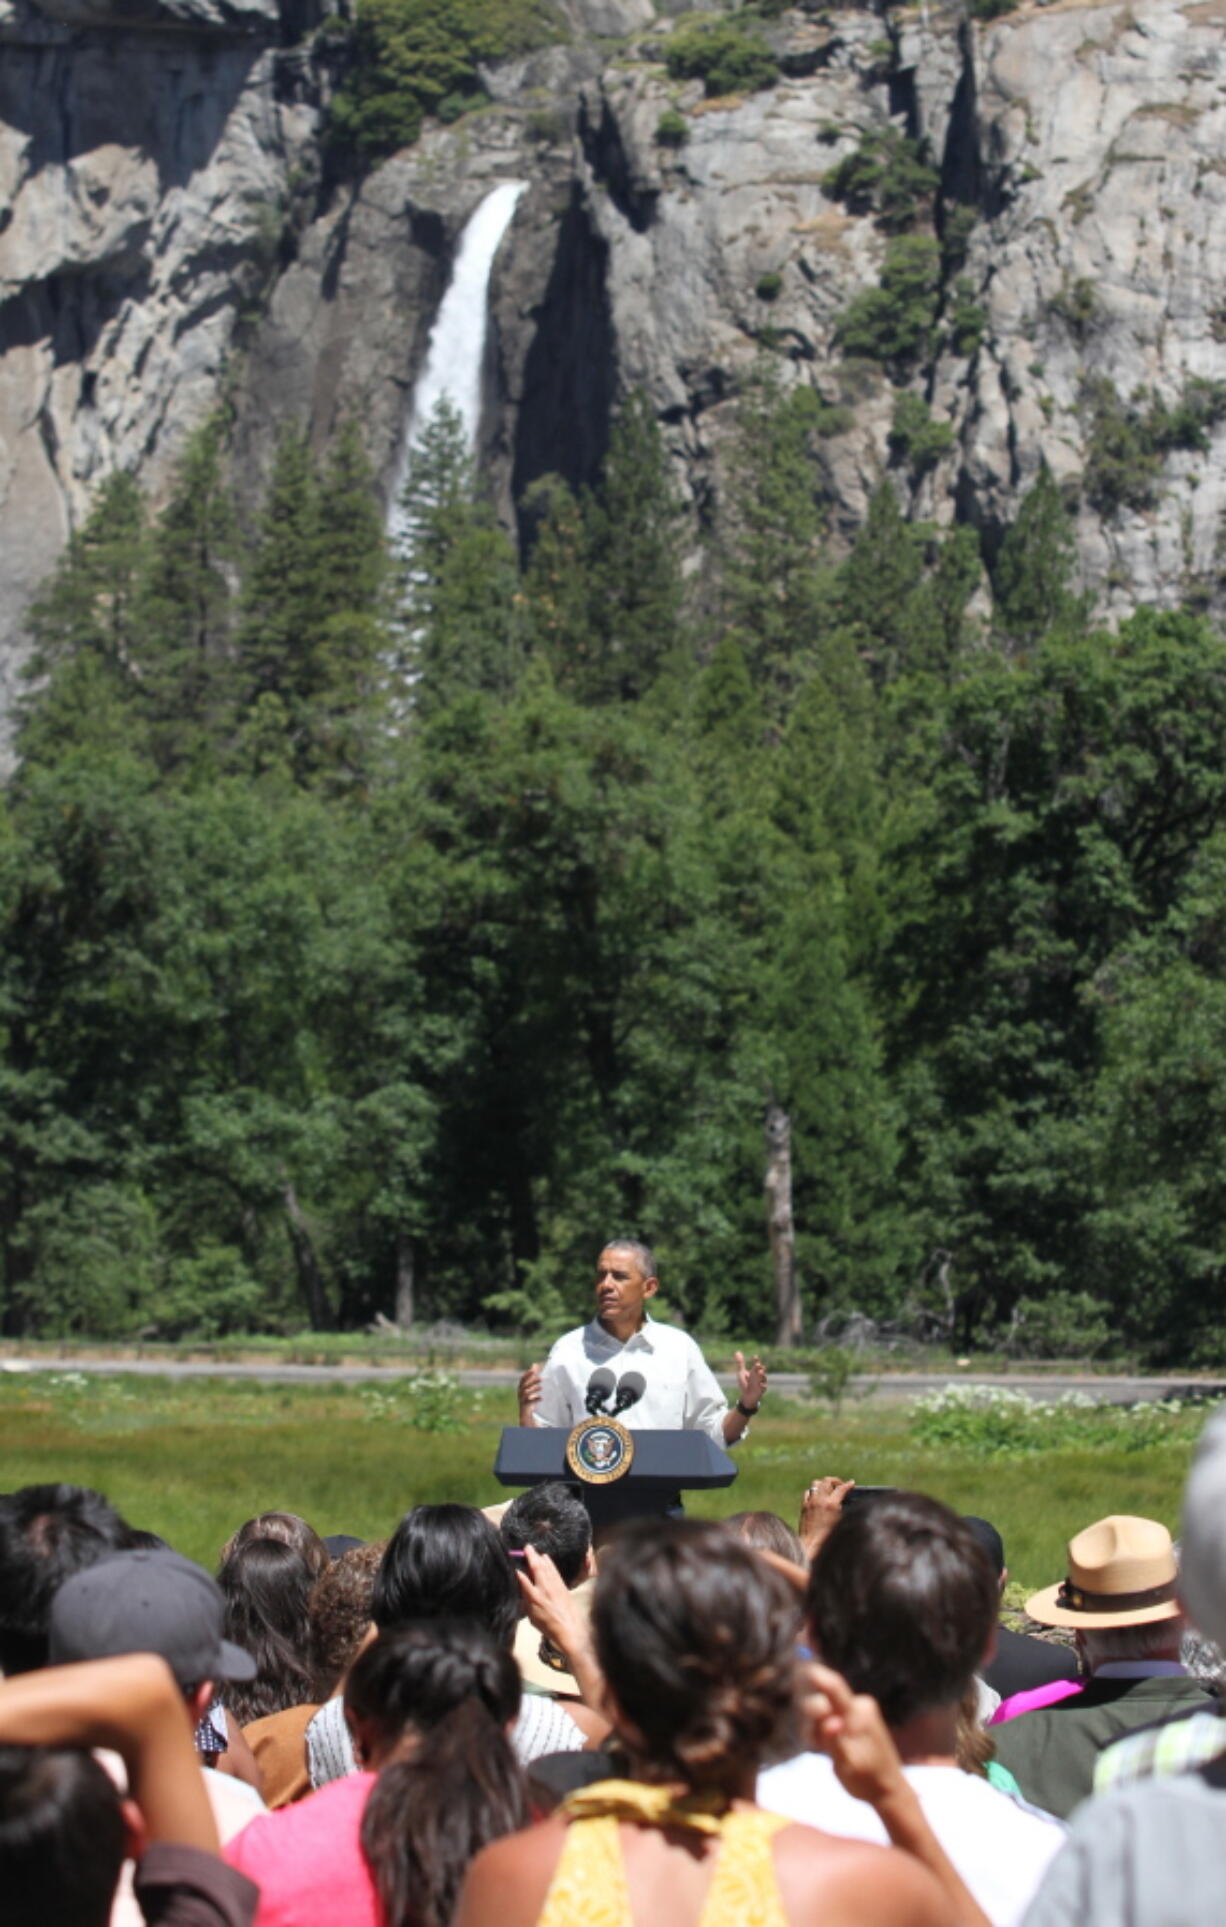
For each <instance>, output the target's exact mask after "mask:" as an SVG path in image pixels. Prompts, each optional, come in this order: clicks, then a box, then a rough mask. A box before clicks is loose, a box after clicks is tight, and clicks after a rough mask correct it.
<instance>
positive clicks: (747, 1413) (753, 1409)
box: [736, 1398, 762, 1418]
mask: <svg viewBox="0 0 1226 1927" xmlns="http://www.w3.org/2000/svg"><path fill="white" fill-rule="evenodd" d="M736 1409H737V1411H738V1412H739V1413H740V1415H741V1417H742V1418H757V1416H758V1413H759V1412H760V1411H761V1410H762V1402H761V1400H759V1401H758V1403H757V1404H756V1405H743V1404H742V1403H741V1400H740V1399H739V1398H738V1400H737V1402H736Z"/></svg>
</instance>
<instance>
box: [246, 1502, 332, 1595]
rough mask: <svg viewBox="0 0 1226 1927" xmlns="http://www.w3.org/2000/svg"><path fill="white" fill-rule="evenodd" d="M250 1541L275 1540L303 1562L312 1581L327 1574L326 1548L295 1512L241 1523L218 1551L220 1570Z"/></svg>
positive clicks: (270, 1514)
mask: <svg viewBox="0 0 1226 1927" xmlns="http://www.w3.org/2000/svg"><path fill="white" fill-rule="evenodd" d="M252 1539H279V1540H280V1542H281V1544H282V1545H283V1546H288V1547H289V1548H290V1550H291V1551H292V1552H296V1553H297V1554H298V1555H299V1557H300V1558H302V1559H305V1561H306V1563H307V1565H308V1566H309V1567H310V1569H311V1578H312V1579H318V1578H319V1575H320V1573H321V1572H324V1571H326V1570H327V1567H328V1564H329V1560H330V1555H329V1552H328V1548H327V1546H326V1545H325V1544H324V1542H323V1540H322V1539H321V1538H320V1536H319V1534H318V1533H317V1532H316V1530H315V1528H314V1526H311V1525H308V1524H307V1522H306V1520H305V1519H301V1518H299V1516H298V1514H297V1513H296V1512H257V1513H256V1516H255V1518H254V1519H245V1520H244V1521H243V1523H242V1525H241V1526H240V1527H239V1529H238V1531H237V1532H235V1533H232V1534H231V1536H230V1537H229V1538H228V1539H227V1540H226V1543H225V1545H224V1546H223V1547H222V1549H221V1564H222V1565H223V1566H224V1565H225V1563H226V1561H227V1560H228V1559H230V1558H231V1557H232V1556H233V1555H234V1553H236V1552H237V1551H238V1549H239V1547H240V1546H245V1545H247V1544H249V1542H250V1541H251V1540H252Z"/></svg>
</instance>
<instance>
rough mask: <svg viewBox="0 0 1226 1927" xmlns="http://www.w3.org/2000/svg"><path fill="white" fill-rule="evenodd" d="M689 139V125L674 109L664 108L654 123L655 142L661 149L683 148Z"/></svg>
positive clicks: (682, 115)
mask: <svg viewBox="0 0 1226 1927" xmlns="http://www.w3.org/2000/svg"><path fill="white" fill-rule="evenodd" d="M689 138H690V123H689V121H688V120H687V119H686V117H685V115H684V114H683V113H681V112H680V111H679V110H678V109H677V108H676V107H666V108H665V110H664V112H663V113H662V114H661V115H660V118H659V120H658V121H657V122H656V141H657V143H658V145H659V146H661V147H684V146H685V143H686V142H687V141H688V139H689Z"/></svg>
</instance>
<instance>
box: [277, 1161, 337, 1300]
mask: <svg viewBox="0 0 1226 1927" xmlns="http://www.w3.org/2000/svg"><path fill="white" fill-rule="evenodd" d="M281 1196H282V1198H283V1199H284V1201H285V1222H286V1229H287V1230H288V1232H289V1241H290V1245H291V1247H292V1249H293V1253H294V1264H295V1265H296V1267H297V1270H298V1284H299V1287H300V1289H301V1291H302V1295H303V1297H304V1298H305V1300H306V1307H307V1317H308V1318H309V1319H310V1321H311V1330H312V1331H330V1330H331V1328H332V1314H331V1312H330V1310H329V1307H328V1294H327V1292H326V1291H325V1290H324V1278H323V1273H322V1271H321V1270H320V1269H319V1260H318V1258H317V1257H316V1256H315V1246H314V1245H313V1244H312V1243H311V1234H310V1231H309V1230H308V1228H307V1221H306V1218H305V1217H304V1216H303V1211H302V1206H301V1205H300V1204H299V1202H298V1193H297V1192H296V1191H295V1189H294V1186H293V1183H292V1182H291V1180H290V1179H289V1178H285V1179H284V1180H283V1182H282V1185H281Z"/></svg>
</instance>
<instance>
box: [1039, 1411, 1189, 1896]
mask: <svg viewBox="0 0 1226 1927" xmlns="http://www.w3.org/2000/svg"><path fill="white" fill-rule="evenodd" d="M1179 1596H1180V1599H1181V1601H1182V1603H1183V1605H1184V1606H1185V1607H1186V1608H1187V1611H1188V1614H1189V1616H1190V1617H1191V1618H1192V1620H1193V1621H1194V1622H1195V1624H1196V1626H1197V1627H1198V1628H1199V1629H1200V1630H1201V1631H1202V1632H1203V1633H1204V1634H1205V1635H1206V1637H1208V1638H1209V1639H1213V1640H1216V1641H1217V1643H1218V1644H1219V1645H1221V1644H1222V1642H1223V1641H1224V1640H1226V1413H1219V1414H1218V1416H1217V1417H1216V1418H1214V1419H1212V1420H1211V1421H1210V1423H1209V1424H1208V1425H1207V1426H1206V1428H1205V1431H1204V1433H1203V1434H1202V1437H1201V1442H1200V1445H1199V1447H1198V1449H1197V1454H1196V1458H1195V1460H1194V1462H1193V1466H1192V1471H1191V1474H1190V1476H1189V1479H1188V1484H1187V1488H1186V1490H1185V1492H1184V1512H1183V1535H1182V1540H1181V1561H1180V1573H1179ZM1026 1717H1027V1718H1029V1717H1031V1716H1030V1715H1027V1716H1026ZM1021 1724H1023V1722H1022V1721H1020V1720H1019V1721H1018V1725H1021ZM1002 1730H1003V1731H1007V1730H1008V1729H1007V1728H1005V1729H1002ZM1223 1740H1224V1746H1223V1749H1222V1750H1221V1751H1220V1752H1219V1753H1218V1755H1217V1757H1216V1758H1214V1759H1211V1760H1209V1761H1207V1762H1205V1763H1204V1764H1202V1765H1201V1766H1199V1767H1198V1768H1197V1769H1196V1770H1195V1771H1190V1772H1183V1773H1175V1774H1172V1775H1171V1776H1170V1777H1169V1778H1164V1779H1152V1780H1142V1781H1139V1782H1138V1783H1137V1784H1136V1785H1134V1786H1126V1787H1122V1788H1120V1789H1118V1790H1117V1791H1113V1792H1110V1793H1104V1794H1101V1795H1099V1796H1098V1797H1097V1798H1095V1799H1093V1800H1091V1801H1089V1802H1088V1803H1087V1804H1086V1805H1085V1806H1083V1807H1082V1809H1081V1811H1080V1812H1079V1814H1078V1815H1077V1818H1076V1819H1075V1820H1074V1822H1073V1825H1072V1828H1071V1829H1070V1832H1069V1837H1068V1840H1067V1841H1066V1843H1065V1845H1064V1846H1063V1848H1062V1849H1061V1851H1060V1852H1059V1853H1058V1854H1057V1855H1056V1858H1055V1859H1054V1860H1053V1861H1052V1864H1051V1866H1050V1868H1049V1869H1048V1872H1047V1876H1046V1878H1045V1880H1044V1882H1043V1885H1042V1886H1041V1887H1040V1889H1039V1891H1038V1893H1037V1894H1036V1896H1035V1898H1034V1901H1033V1903H1032V1905H1031V1908H1030V1911H1029V1912H1028V1913H1027V1915H1026V1919H1025V1923H1024V1927H1150V1924H1151V1923H1158V1922H1160V1923H1161V1927H1217V1922H1218V1921H1219V1920H1220V1918H1221V1912H1220V1909H1221V1905H1222V1897H1221V1885H1222V1832H1223V1827H1224V1826H1226V1733H1224V1734H1223Z"/></svg>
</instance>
